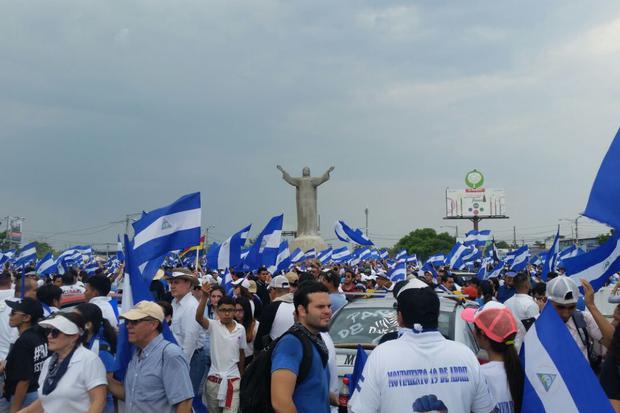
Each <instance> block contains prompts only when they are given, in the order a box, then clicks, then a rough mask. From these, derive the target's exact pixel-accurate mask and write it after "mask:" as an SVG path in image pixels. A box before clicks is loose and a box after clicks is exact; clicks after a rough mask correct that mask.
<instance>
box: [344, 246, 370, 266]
mask: <svg viewBox="0 0 620 413" xmlns="http://www.w3.org/2000/svg"><path fill="white" fill-rule="evenodd" d="M353 257H354V258H352V259H351V260H350V261H349V262H350V264H351V265H358V264H359V263H360V262H362V261H365V260H367V259H368V257H370V250H369V249H368V248H360V249H358V250H356V251H355V252H354V253H353Z"/></svg>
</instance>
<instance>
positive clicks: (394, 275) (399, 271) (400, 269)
mask: <svg viewBox="0 0 620 413" xmlns="http://www.w3.org/2000/svg"><path fill="white" fill-rule="evenodd" d="M388 277H389V278H390V281H392V282H393V283H397V282H398V281H404V280H406V279H407V264H405V263H402V264H396V266H395V267H394V268H393V269H392V270H391V271H390V272H389V273H388Z"/></svg>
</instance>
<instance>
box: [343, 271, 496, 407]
mask: <svg viewBox="0 0 620 413" xmlns="http://www.w3.org/2000/svg"><path fill="white" fill-rule="evenodd" d="M395 295H396V302H397V309H396V312H397V318H398V324H399V326H400V327H401V332H402V336H401V337H399V338H398V339H396V340H391V341H387V342H385V343H383V344H380V345H379V346H377V347H376V348H375V349H374V350H373V352H372V353H371V354H370V356H369V357H368V361H367V362H366V365H365V366H364V371H363V373H362V376H361V378H360V380H359V381H358V383H357V385H356V387H355V390H354V392H353V396H352V398H351V401H350V403H349V412H353V413H378V412H381V413H388V412H389V413H391V412H411V411H435V410H437V411H450V412H474V413H489V412H492V411H495V400H494V399H493V397H492V396H491V394H490V392H489V388H488V385H487V382H486V380H485V379H484V377H483V376H482V373H481V370H480V364H479V363H478V360H477V359H476V356H475V355H474V353H473V352H472V351H471V350H470V349H469V348H468V347H467V346H465V345H464V344H462V343H458V342H456V341H451V340H447V339H446V338H444V337H443V336H442V335H441V333H440V332H439V331H438V329H437V328H438V323H439V297H438V296H437V293H436V292H435V291H433V289H432V288H431V287H429V286H427V285H426V283H424V282H423V281H421V280H418V279H417V278H414V279H411V280H409V281H408V282H407V283H403V284H400V283H399V284H397V286H396V288H395ZM418 405H426V406H427V407H430V409H428V410H419V409H418V408H417V406H418ZM412 406H413V407H412Z"/></svg>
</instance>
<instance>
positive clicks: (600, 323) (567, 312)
mask: <svg viewBox="0 0 620 413" xmlns="http://www.w3.org/2000/svg"><path fill="white" fill-rule="evenodd" d="M581 283H582V286H583V288H584V292H585V297H584V301H585V304H586V308H587V309H588V311H580V310H577V300H578V299H579V296H580V293H579V287H578V286H577V283H576V282H575V281H574V280H573V279H572V278H570V277H567V276H558V277H556V278H554V279H552V280H551V281H549V282H548V283H547V299H548V301H550V302H551V304H552V305H553V307H554V308H555V310H556V311H557V312H558V314H559V316H560V318H561V319H562V321H564V323H565V324H566V327H567V328H568V331H569V332H570V334H571V336H573V339H575V342H576V343H577V346H578V347H579V350H581V352H582V353H583V356H584V357H586V359H587V360H588V361H589V362H590V365H591V366H592V367H593V368H594V369H596V368H597V364H599V363H600V351H598V349H597V347H598V346H597V345H598V344H602V345H604V346H605V347H608V346H609V344H610V343H611V338H612V336H613V332H614V330H613V327H612V326H611V324H610V323H609V322H608V321H607V319H606V318H605V316H604V315H602V314H601V312H600V311H599V309H598V308H597V307H596V305H595V304H594V291H593V289H592V286H591V285H590V283H589V282H587V281H586V280H582V281H581Z"/></svg>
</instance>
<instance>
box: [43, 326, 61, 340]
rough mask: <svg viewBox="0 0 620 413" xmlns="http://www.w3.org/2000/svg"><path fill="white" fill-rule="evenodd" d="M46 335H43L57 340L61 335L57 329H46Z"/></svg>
mask: <svg viewBox="0 0 620 413" xmlns="http://www.w3.org/2000/svg"><path fill="white" fill-rule="evenodd" d="M46 333H47V334H45V335H46V336H52V338H58V335H59V334H60V333H61V331H60V330H59V329H57V328H48V329H47V331H46Z"/></svg>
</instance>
